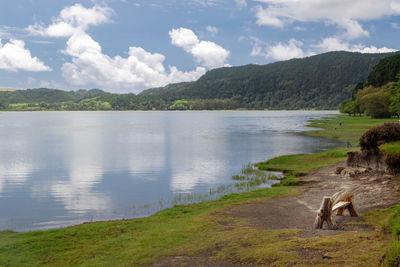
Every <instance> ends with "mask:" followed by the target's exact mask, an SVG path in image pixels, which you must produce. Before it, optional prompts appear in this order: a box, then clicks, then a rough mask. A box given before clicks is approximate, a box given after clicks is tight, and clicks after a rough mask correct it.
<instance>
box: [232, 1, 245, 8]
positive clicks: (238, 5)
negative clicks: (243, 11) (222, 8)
mask: <svg viewBox="0 0 400 267" xmlns="http://www.w3.org/2000/svg"><path fill="white" fill-rule="evenodd" d="M235 3H236V6H237V7H239V8H244V7H246V6H247V1H246V0H235Z"/></svg>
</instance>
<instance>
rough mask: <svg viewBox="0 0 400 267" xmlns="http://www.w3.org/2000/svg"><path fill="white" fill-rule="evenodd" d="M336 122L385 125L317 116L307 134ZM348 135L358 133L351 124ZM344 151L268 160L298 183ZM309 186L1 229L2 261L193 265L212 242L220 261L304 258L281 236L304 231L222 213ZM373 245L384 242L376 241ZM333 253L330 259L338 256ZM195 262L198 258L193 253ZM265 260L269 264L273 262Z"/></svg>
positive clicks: (345, 237)
mask: <svg viewBox="0 0 400 267" xmlns="http://www.w3.org/2000/svg"><path fill="white" fill-rule="evenodd" d="M339 120H341V122H340V123H343V125H347V124H350V125H353V124H355V122H356V121H355V120H357V121H358V122H360V123H361V125H362V127H360V128H359V129H357V131H355V132H358V131H359V130H360V131H362V130H363V129H364V128H365V125H367V124H368V125H370V124H376V123H379V124H380V123H383V122H384V121H383V120H372V119H369V118H363V119H361V120H359V118H347V117H344V116H343V115H338V116H336V118H334V119H328V120H327V119H320V120H318V121H314V122H311V124H309V125H308V126H309V127H316V125H317V124H318V126H324V127H325V128H323V127H318V128H323V129H326V128H328V129H327V130H324V131H321V130H317V131H308V132H307V133H308V134H311V135H317V134H320V133H321V132H323V136H326V137H328V136H332V135H333V136H336V135H337V133H336V132H337V131H336V130H335V126H336V124H335V123H337V124H338V123H339ZM321 123H322V124H324V125H322V124H321ZM363 127H364V128H363ZM351 132H354V127H353V128H352V129H351ZM336 138H337V139H341V138H345V139H346V138H352V139H351V140H352V142H353V140H354V138H353V137H352V136H348V135H346V133H343V136H338V137H336ZM353 143H354V142H353ZM353 148H354V147H353ZM344 156H347V155H346V154H345V149H336V150H330V151H326V152H322V153H314V154H306V155H290V156H280V157H277V158H274V159H271V160H268V161H267V162H266V163H268V164H270V165H271V164H272V165H273V164H275V165H277V166H278V167H279V169H280V170H281V171H286V172H287V173H289V176H290V177H289V178H293V179H296V178H297V179H299V180H300V181H301V179H303V177H304V176H303V173H310V172H313V171H314V170H316V169H319V168H320V167H318V166H317V167H316V165H318V164H316V163H319V164H322V166H331V165H332V164H333V163H332V162H340V161H342V160H343V159H344ZM282 160H283V161H282ZM302 160H303V161H302ZM309 161H311V162H312V164H311V165H306V164H304V162H309ZM282 166H283V167H284V168H283V167H282ZM297 175H299V176H297ZM305 188H307V187H304V186H285V185H282V186H276V187H272V188H269V189H259V190H256V191H252V192H247V193H234V194H230V195H226V196H223V197H221V198H220V199H218V200H215V201H207V202H202V203H196V204H189V205H178V206H174V207H173V208H168V209H165V210H162V211H160V212H157V213H156V214H154V215H151V216H149V217H145V218H139V219H130V220H118V221H103V222H93V223H84V224H80V225H76V226H71V227H67V228H60V229H54V230H45V231H35V232H23V233H16V232H12V231H1V232H0V265H1V264H2V263H3V264H4V263H5V264H6V265H7V263H13V264H15V265H18V263H22V262H25V264H27V263H28V262H31V263H35V264H46V265H59V264H64V265H65V264H74V265H76V264H89V265H92V264H93V265H96V264H100V265H101V264H103V265H104V264H105V265H107V264H111V263H113V264H121V265H123V264H131V265H132V264H133V265H148V264H154V263H158V262H161V265H157V264H156V265H155V266H165V265H168V264H167V263H166V262H164V265H163V264H162V263H163V259H170V257H172V259H174V260H176V259H177V258H175V256H179V255H187V256H185V257H186V258H185V257H183V258H184V259H187V260H189V262H190V259H192V258H193V256H194V255H203V256H204V255H205V257H207V259H208V257H211V256H212V255H208V254H207V253H206V254H202V253H204V251H210V249H212V250H211V251H213V248H214V249H215V246H217V248H218V246H219V245H218V244H225V245H223V246H222V247H221V248H220V249H217V250H216V251H215V253H216V254H215V255H216V256H215V257H216V260H218V259H219V260H224V259H226V258H231V257H233V256H232V255H235V256H234V258H235V257H238V258H239V259H241V260H240V261H239V262H242V261H243V263H246V262H250V263H251V262H253V261H254V260H255V259H259V261H261V262H264V261H265V260H268V259H270V258H268V257H269V256H268V255H270V253H275V254H278V255H279V256H274V257H278V258H274V257H272V255H271V257H272V258H271V259H275V260H274V261H276V260H278V259H279V262H281V261H283V262H285V261H289V262H293V261H298V260H300V259H295V258H292V257H294V256H295V255H294V254H293V253H289V252H285V251H286V250H285V247H292V246H293V244H291V243H288V242H289V241H287V240H286V239H287V238H284V239H281V236H282V237H285V236H293V238H294V239H293V240H296V239H298V237H296V236H297V235H298V234H299V233H300V232H299V230H295V229H276V230H260V229H258V228H255V229H253V228H252V227H251V225H248V222H247V220H245V219H243V218H240V217H235V219H231V218H230V217H229V216H225V215H223V214H225V213H226V212H227V211H229V210H231V209H232V208H234V207H236V208H237V207H246V206H248V205H255V204H256V203H261V202H262V203H263V202H265V201H267V200H268V199H275V202H276V201H278V203H279V201H280V199H284V198H287V197H290V196H302V194H304V190H305ZM282 197H283V198H282ZM319 201H320V200H319ZM283 203H284V202H283ZM246 210H247V211H251V209H250V208H246ZM385 214H386V213H385ZM381 216H382V215H381ZM270 217H275V216H270ZM379 218H380V217H379ZM368 222H369V220H368ZM371 223H372V222H371ZM260 231H261V232H260ZM261 233H262V234H261ZM374 233H375V232H372V233H371V234H367V233H365V234H364V233H363V232H362V233H351V234H350V233H347V234H346V233H345V234H344V235H338V236H337V237H335V239H334V240H337V241H335V242H339V241H340V242H345V243H344V244H347V243H349V242H352V241H350V240H351V239H352V238H356V240H359V238H364V237H363V236H365V235H368V238H372V237H373V235H372V234H374ZM291 238H292V237H291ZM315 238H316V237H314V239H312V240H313V241H312V242H317V243H315V244H314V243H310V244H314V245H313V246H317V244H319V243H318V242H329V239H325V237H324V236H321V237H318V238H317V239H315ZM349 238H350V239H349ZM246 240H247V241H246ZM285 240H286V241H285ZM301 240H302V241H301V242H311V240H310V241H307V240H308V239H304V240H303V239H301ZM325 240H326V241H325ZM366 241H367V239H366ZM221 242H222V243H221ZM242 242H245V244H251V245H246V246H245V247H242V248H241V245H240V244H242ZM246 242H247V243H246ZM290 242H295V241H290ZM296 242H299V241H296ZM363 242H364V241H363ZM374 242H375V241H374ZM376 242H378V241H376ZM385 242H386V241H385ZM367 243H371V241H370V240H369V239H368V241H367ZM229 244H232V245H229ZM268 244H270V245H268ZM374 244H375V243H374ZM376 244H380V245H382V244H381V243H379V242H378V243H376ZM385 244H386V243H385ZM110 245H111V246H110ZM271 245H272V247H271ZM237 246H239V248H240V249H239V250H237V249H238V247H237ZM307 246H308V245H307ZM385 246H386V245H385ZM311 248H312V247H311ZM311 248H310V249H311ZM266 249H268V250H266ZM317 249H321V248H317ZM371 249H372V248H371ZM257 251H259V252H257ZM127 252H128V253H127ZM261 252H262V253H261ZM21 253H23V254H22V255H24V257H22V258H21V257H20V256H21ZM199 253H200V254H199ZM213 253H214V252H213ZM232 253H234V254H232ZM259 253H261V254H259ZM288 253H289V254H288ZM275 254H274V255H275ZM218 255H219V256H218ZM203 256H201V257H203ZM267 256H268V257H267ZM329 257H333V254H332V256H329ZM178 258H179V259H181V258H182V257H181V256H179V257H178ZM194 259H197V258H196V257H195V258H194ZM213 259H214V258H213ZM246 259H247V260H246ZM264 263H268V261H267V262H264ZM22 265H24V264H22Z"/></svg>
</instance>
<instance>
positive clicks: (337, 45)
mask: <svg viewBox="0 0 400 267" xmlns="http://www.w3.org/2000/svg"><path fill="white" fill-rule="evenodd" d="M316 47H317V48H319V49H320V50H321V51H322V52H328V51H350V52H360V53H389V52H395V51H397V50H396V49H393V48H387V47H386V46H384V47H381V48H377V47H376V46H369V47H368V46H365V45H362V44H356V45H351V44H349V43H348V42H343V41H341V40H340V39H338V38H337V37H329V38H325V39H323V40H322V41H321V43H319V44H318V45H317V46H316Z"/></svg>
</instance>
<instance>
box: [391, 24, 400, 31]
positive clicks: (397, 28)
mask: <svg viewBox="0 0 400 267" xmlns="http://www.w3.org/2000/svg"><path fill="white" fill-rule="evenodd" d="M390 25H392V28H393V29H396V30H400V25H399V24H398V23H395V22H392V23H390Z"/></svg>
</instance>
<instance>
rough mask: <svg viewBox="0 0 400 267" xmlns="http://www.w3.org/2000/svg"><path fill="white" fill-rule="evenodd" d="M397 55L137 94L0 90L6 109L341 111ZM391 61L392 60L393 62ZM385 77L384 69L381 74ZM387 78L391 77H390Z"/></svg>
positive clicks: (221, 77) (210, 79)
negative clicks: (361, 85)
mask: <svg viewBox="0 0 400 267" xmlns="http://www.w3.org/2000/svg"><path fill="white" fill-rule="evenodd" d="M389 55H392V54H361V53H351V52H329V53H325V54H320V55H316V56H311V57H307V58H302V59H292V60H287V61H281V62H275V63H271V64H267V65H254V64H252V65H245V66H239V67H225V68H219V69H214V70H211V71H209V72H207V73H206V74H205V75H203V76H202V77H201V78H200V79H199V80H197V81H195V82H186V83H177V84H169V85H167V86H165V87H159V88H153V89H148V90H145V91H143V92H142V93H140V94H138V95H135V94H108V93H105V92H103V91H101V90H99V89H92V90H78V91H69V92H66V91H62V90H53V89H46V88H40V89H27V90H16V91H0V108H1V109H3V110H98V109H100V110H110V109H112V110H149V109H152V108H156V109H158V110H167V109H181V110H186V109H197V110H201V109H208V110H214V109H238V108H246V109H336V108H337V107H338V105H339V103H341V102H342V101H344V100H345V99H349V98H351V96H352V93H353V90H354V88H355V85H356V84H357V83H359V82H360V81H365V80H366V79H367V78H368V74H369V73H370V72H371V70H372V69H373V67H374V66H375V65H376V64H377V63H378V62H379V61H380V60H381V59H383V58H385V57H387V56H389ZM390 62H391V61H390ZM377 73H379V70H377ZM385 79H386V78H385Z"/></svg>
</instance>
